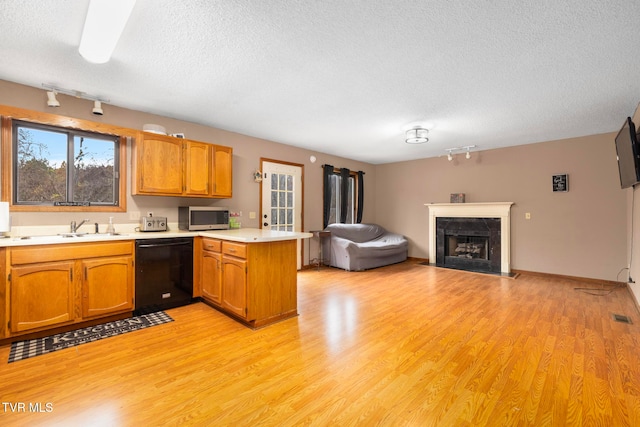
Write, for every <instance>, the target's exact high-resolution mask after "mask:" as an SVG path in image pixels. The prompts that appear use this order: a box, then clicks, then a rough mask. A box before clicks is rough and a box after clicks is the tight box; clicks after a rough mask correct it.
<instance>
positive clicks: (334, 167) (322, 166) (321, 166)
mask: <svg viewBox="0 0 640 427" xmlns="http://www.w3.org/2000/svg"><path fill="white" fill-rule="evenodd" d="M325 166H333V165H320V168H324V167H325ZM333 169H334V170H335V169H338V170H340V169H342V168H339V167H336V166H333ZM349 170H351V169H349ZM357 172H362V171H357ZM366 174H367V173H366V172H362V175H366Z"/></svg>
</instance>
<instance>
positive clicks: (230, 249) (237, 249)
mask: <svg viewBox="0 0 640 427" xmlns="http://www.w3.org/2000/svg"><path fill="white" fill-rule="evenodd" d="M222 253H223V254H226V255H231V256H235V257H238V258H246V257H247V245H246V244H244V243H234V242H227V241H224V242H222Z"/></svg>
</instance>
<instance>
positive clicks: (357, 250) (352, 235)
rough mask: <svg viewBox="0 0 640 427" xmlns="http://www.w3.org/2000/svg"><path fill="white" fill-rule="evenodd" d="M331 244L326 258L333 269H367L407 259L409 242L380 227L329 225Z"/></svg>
mask: <svg viewBox="0 0 640 427" xmlns="http://www.w3.org/2000/svg"><path fill="white" fill-rule="evenodd" d="M325 231H330V232H331V244H330V245H324V246H323V250H324V259H326V260H328V261H329V265H331V266H332V267H338V268H342V269H344V270H348V271H360V270H367V269H370V268H375V267H382V266H384V265H389V264H395V263H398V262H402V261H405V260H406V259H407V253H408V247H409V243H408V242H407V239H406V238H405V237H404V236H402V235H400V234H396V233H391V232H389V231H387V230H385V229H384V228H383V227H381V226H379V225H377V224H329V226H327V228H325Z"/></svg>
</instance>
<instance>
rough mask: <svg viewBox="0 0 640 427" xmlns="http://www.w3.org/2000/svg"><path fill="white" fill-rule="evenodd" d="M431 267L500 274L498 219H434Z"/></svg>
mask: <svg viewBox="0 0 640 427" xmlns="http://www.w3.org/2000/svg"><path fill="white" fill-rule="evenodd" d="M435 264H436V265H437V266H439V267H450V268H457V269H462V270H470V271H481V272H492V273H500V270H501V254H500V218H448V217H439V218H436V262H435Z"/></svg>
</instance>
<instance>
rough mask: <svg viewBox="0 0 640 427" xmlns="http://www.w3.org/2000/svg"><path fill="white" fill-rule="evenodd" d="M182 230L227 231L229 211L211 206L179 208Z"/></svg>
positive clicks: (179, 220)
mask: <svg viewBox="0 0 640 427" xmlns="http://www.w3.org/2000/svg"><path fill="white" fill-rule="evenodd" d="M178 228H179V229H180V230H189V231H200V230H226V229H228V228H229V209H227V208H217V207H210V206H180V207H178Z"/></svg>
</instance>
